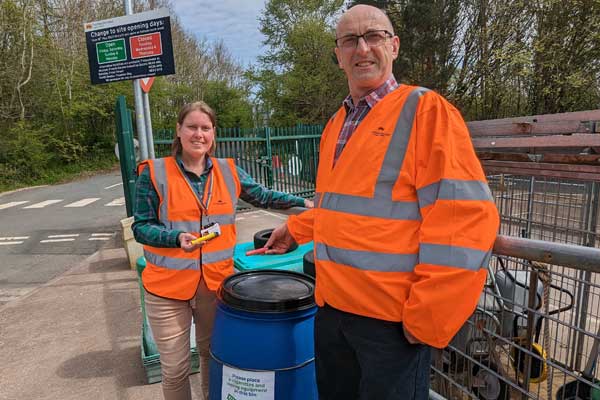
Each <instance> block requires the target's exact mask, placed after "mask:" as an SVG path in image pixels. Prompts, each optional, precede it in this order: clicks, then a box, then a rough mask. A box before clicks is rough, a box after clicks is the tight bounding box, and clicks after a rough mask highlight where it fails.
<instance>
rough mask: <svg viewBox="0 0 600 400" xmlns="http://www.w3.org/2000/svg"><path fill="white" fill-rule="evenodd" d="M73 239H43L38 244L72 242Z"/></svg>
mask: <svg viewBox="0 0 600 400" xmlns="http://www.w3.org/2000/svg"><path fill="white" fill-rule="evenodd" d="M74 240H75V239H44V240H40V243H55V242H72V241H74Z"/></svg>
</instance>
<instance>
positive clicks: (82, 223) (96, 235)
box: [0, 171, 126, 307]
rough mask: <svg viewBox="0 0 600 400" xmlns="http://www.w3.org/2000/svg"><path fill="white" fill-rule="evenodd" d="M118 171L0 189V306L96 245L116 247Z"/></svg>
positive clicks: (120, 204)
mask: <svg viewBox="0 0 600 400" xmlns="http://www.w3.org/2000/svg"><path fill="white" fill-rule="evenodd" d="M125 217H126V212H125V202H124V198H123V185H122V181H121V175H120V173H119V171H114V172H110V173H105V174H101V175H96V176H93V177H90V178H85V179H81V180H77V181H74V182H70V183H65V184H61V185H52V186H42V187H35V188H28V189H24V190H19V191H15V192H7V193H1V194H0V260H1V261H0V307H1V306H2V305H3V304H6V303H8V302H10V301H12V300H15V299H17V298H19V297H20V296H24V295H26V294H27V293H29V292H31V291H32V290H33V289H34V288H36V287H38V286H40V285H43V284H45V283H46V282H48V281H50V280H51V279H53V278H54V277H56V276H58V275H60V274H61V273H63V272H64V271H66V270H67V269H69V268H70V267H72V266H74V265H75V264H76V263H78V262H79V261H81V260H83V259H84V258H86V257H87V256H88V255H90V254H93V253H94V252H95V251H97V250H98V249H100V248H106V247H122V234H121V224H120V222H119V221H120V220H121V219H123V218H125Z"/></svg>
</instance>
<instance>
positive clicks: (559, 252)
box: [493, 235, 600, 273]
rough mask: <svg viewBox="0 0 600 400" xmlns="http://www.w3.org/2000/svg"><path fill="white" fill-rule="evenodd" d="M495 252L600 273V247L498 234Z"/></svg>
mask: <svg viewBox="0 0 600 400" xmlns="http://www.w3.org/2000/svg"><path fill="white" fill-rule="evenodd" d="M493 251H494V254H496V255H503V256H510V257H518V258H523V259H526V260H530V261H539V262H543V263H547V264H552V265H559V266H563V267H569V268H574V269H578V270H584V271H590V272H596V273H600V249H597V248H593V247H585V246H576V245H571V244H565V243H554V242H547V241H543V240H535V239H524V238H519V237H514V236H504V235H498V237H497V238H496V242H495V243H494V250H493Z"/></svg>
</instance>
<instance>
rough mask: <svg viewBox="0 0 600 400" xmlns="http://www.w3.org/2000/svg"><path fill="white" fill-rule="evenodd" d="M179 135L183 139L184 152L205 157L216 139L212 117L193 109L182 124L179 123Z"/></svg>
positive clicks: (190, 155) (197, 156) (189, 155)
mask: <svg viewBox="0 0 600 400" xmlns="http://www.w3.org/2000/svg"><path fill="white" fill-rule="evenodd" d="M177 137H179V139H180V140H181V148H182V152H183V154H185V155H186V156H188V157H192V158H202V157H204V156H205V155H206V154H207V153H208V152H209V150H210V149H211V147H212V145H213V141H214V140H215V127H214V126H213V124H212V122H211V120H210V117H209V116H208V115H207V114H205V113H203V112H202V111H197V110H195V111H191V112H190V113H188V115H186V116H185V119H184V120H183V123H182V124H177Z"/></svg>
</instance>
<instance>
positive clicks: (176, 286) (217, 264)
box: [140, 157, 240, 300]
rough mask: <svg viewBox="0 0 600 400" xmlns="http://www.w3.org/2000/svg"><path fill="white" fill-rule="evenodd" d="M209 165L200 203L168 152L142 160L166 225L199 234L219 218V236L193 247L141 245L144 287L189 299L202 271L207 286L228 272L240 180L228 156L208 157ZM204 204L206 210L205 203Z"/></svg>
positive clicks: (215, 284)
mask: <svg viewBox="0 0 600 400" xmlns="http://www.w3.org/2000/svg"><path fill="white" fill-rule="evenodd" d="M212 160H213V166H212V171H211V172H210V176H209V177H208V179H207V183H206V186H205V190H204V197H203V200H202V203H201V202H200V201H198V198H197V196H196V195H195V194H194V190H193V188H192V187H191V186H190V183H189V182H188V181H187V179H186V177H185V176H184V173H183V171H182V170H181V169H180V167H179V165H178V164H177V161H176V160H175V158H173V157H166V158H160V159H156V160H147V161H144V163H142V164H140V167H141V166H142V165H148V167H149V169H150V178H151V179H152V183H153V185H154V188H155V189H156V191H157V193H158V197H159V201H160V206H159V210H158V218H159V220H160V222H161V223H162V224H164V226H166V227H167V228H169V229H177V230H181V231H184V232H189V233H192V234H195V235H198V236H199V235H200V229H201V226H205V225H206V224H208V223H210V222H218V223H219V225H220V227H221V235H220V236H219V237H217V238H215V239H212V240H210V241H209V242H207V243H206V244H204V245H203V246H202V247H200V248H199V249H197V250H195V251H193V252H189V253H188V252H185V251H183V250H182V249H181V248H163V247H153V246H148V245H144V257H145V258H146V268H145V269H144V271H143V273H142V283H143V285H144V288H146V290H147V291H148V292H150V293H153V294H155V295H157V296H162V297H167V298H171V299H178V300H189V299H191V298H192V297H193V296H194V294H195V293H196V289H197V287H198V283H199V282H200V277H201V275H203V276H204V281H205V282H206V285H207V286H208V288H209V289H210V290H216V289H217V288H218V287H219V285H220V284H221V282H222V281H223V279H225V278H226V277H227V276H229V275H231V274H233V272H234V271H233V258H232V257H233V249H234V246H235V242H236V230H235V209H236V205H237V201H238V198H239V195H240V180H239V178H238V176H237V170H236V168H235V164H234V163H233V160H231V159H219V158H212ZM205 205H207V206H208V210H207V209H206V208H205Z"/></svg>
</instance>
